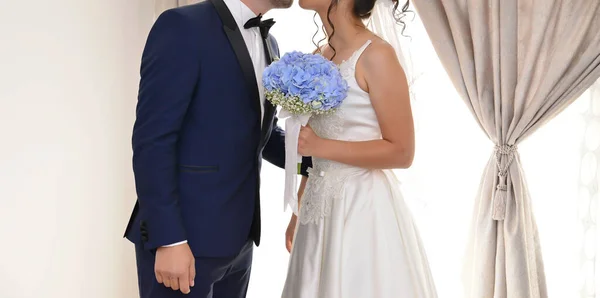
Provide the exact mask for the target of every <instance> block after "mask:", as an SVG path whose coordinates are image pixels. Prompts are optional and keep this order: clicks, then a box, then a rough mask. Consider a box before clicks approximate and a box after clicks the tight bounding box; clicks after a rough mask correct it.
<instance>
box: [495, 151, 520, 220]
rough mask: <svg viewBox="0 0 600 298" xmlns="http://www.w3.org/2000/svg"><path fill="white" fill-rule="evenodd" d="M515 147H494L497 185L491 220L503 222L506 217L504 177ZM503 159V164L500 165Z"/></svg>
mask: <svg viewBox="0 0 600 298" xmlns="http://www.w3.org/2000/svg"><path fill="white" fill-rule="evenodd" d="M516 151H517V146H516V145H496V148H495V150H494V154H495V156H496V167H497V168H498V184H497V185H496V191H495V193H494V209H493V211H492V219H494V220H504V216H505V215H506V200H507V191H508V187H507V183H506V176H507V175H508V168H509V167H510V164H511V163H512V162H513V160H514V159H515V152H516ZM503 157H504V158H505V159H504V164H503V163H502V161H503Z"/></svg>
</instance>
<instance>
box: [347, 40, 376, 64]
mask: <svg viewBox="0 0 600 298" xmlns="http://www.w3.org/2000/svg"><path fill="white" fill-rule="evenodd" d="M369 45H371V40H370V39H369V40H367V42H365V44H364V45H363V46H362V47H360V48H359V49H358V50H356V52H354V55H352V62H351V63H352V68H356V64H357V63H358V59H360V56H362V54H363V53H364V51H365V50H366V49H367V48H368V47H369Z"/></svg>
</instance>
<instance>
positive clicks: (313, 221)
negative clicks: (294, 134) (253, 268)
mask: <svg viewBox="0 0 600 298" xmlns="http://www.w3.org/2000/svg"><path fill="white" fill-rule="evenodd" d="M331 1H332V0H300V5H301V6H302V7H303V8H305V9H312V10H315V11H316V12H317V13H318V14H319V15H320V17H321V19H322V20H323V23H324V24H325V29H326V31H327V35H328V36H329V40H328V45H326V46H325V47H323V48H322V49H321V50H320V52H321V54H323V55H324V56H325V57H327V58H330V59H331V60H332V61H333V62H334V63H336V64H338V65H339V67H340V70H341V73H342V75H343V76H344V78H345V79H346V80H347V82H348V85H349V91H348V97H347V98H346V99H345V100H344V102H343V103H342V106H341V107H340V109H339V110H338V111H337V112H336V113H335V114H333V115H324V116H314V117H313V118H311V120H310V122H309V125H308V126H307V127H305V128H303V129H302V131H301V133H300V139H299V146H298V151H299V153H300V154H302V155H305V156H312V157H313V168H312V169H310V172H309V178H308V179H306V178H305V179H303V180H302V183H301V187H300V195H299V198H301V199H300V202H299V205H300V211H299V215H298V217H296V215H293V217H292V219H291V221H290V225H289V226H288V232H287V233H286V240H287V246H288V250H291V256H290V262H289V268H288V274H287V279H286V283H285V287H284V290H283V294H282V297H283V298H432V297H437V294H436V290H435V286H434V283H433V279H432V276H431V272H430V269H429V264H428V261H427V257H426V254H425V250H424V249H423V245H422V243H421V240H420V238H419V233H418V231H417V228H416V227H415V224H414V223H413V220H412V216H411V213H410V211H409V209H408V207H407V206H406V204H405V203H404V200H403V198H402V194H401V193H400V190H399V182H398V181H397V179H396V177H395V176H394V174H393V173H392V171H391V170H389V169H394V168H408V167H409V166H410V165H411V163H412V160H413V155H414V129H413V120H412V113H411V108H410V98H409V92H408V84H407V80H406V77H405V74H404V71H403V70H402V67H401V65H400V63H399V62H398V58H397V57H396V53H395V52H394V49H393V48H392V47H391V46H390V45H389V44H388V43H386V42H385V41H383V40H382V39H380V38H379V37H377V36H376V35H374V34H373V33H372V32H371V31H369V30H367V29H366V27H365V26H364V25H363V22H362V20H361V19H364V18H367V17H368V16H369V14H370V12H371V10H372V9H373V6H374V4H375V0H339V1H338V0H333V2H331ZM377 1H391V0H377ZM397 8H398V5H394V12H396V9H397ZM406 9H407V6H405V7H402V8H400V11H399V12H400V13H404V12H406ZM389 13H390V14H391V13H393V12H392V11H390V12H389ZM400 15H401V14H395V16H397V17H398V16H400ZM398 21H399V22H401V20H398ZM334 29H335V30H334ZM302 193H303V195H302ZM292 239H293V244H292Z"/></svg>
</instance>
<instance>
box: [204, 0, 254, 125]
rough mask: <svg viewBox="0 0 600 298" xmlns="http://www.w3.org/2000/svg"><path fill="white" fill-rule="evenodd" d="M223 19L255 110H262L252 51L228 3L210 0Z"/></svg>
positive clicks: (220, 0)
mask: <svg viewBox="0 0 600 298" xmlns="http://www.w3.org/2000/svg"><path fill="white" fill-rule="evenodd" d="M210 1H211V3H212V4H213V6H214V7H215V9H216V10H217V13H218V14H219V17H220V18H221V21H222V22H223V30H224V31H225V34H226V35H227V38H228V39H229V43H230V44H231V47H232V48H233V51H234V52H235V56H236V57H237V60H238V62H239V64H240V68H241V69H242V73H243V74H244V81H245V82H246V87H247V88H248V91H249V92H250V99H251V100H252V101H253V105H252V106H253V107H254V109H255V112H257V113H259V115H260V112H261V108H260V96H259V93H258V86H257V84H256V75H255V74H254V65H253V64H252V58H250V53H249V52H248V48H247V47H246V43H245V42H244V38H243V37H242V33H241V32H240V30H239V28H238V26H237V23H236V22H235V19H234V18H233V15H231V12H230V11H229V9H228V8H227V5H226V4H225V2H223V0H210Z"/></svg>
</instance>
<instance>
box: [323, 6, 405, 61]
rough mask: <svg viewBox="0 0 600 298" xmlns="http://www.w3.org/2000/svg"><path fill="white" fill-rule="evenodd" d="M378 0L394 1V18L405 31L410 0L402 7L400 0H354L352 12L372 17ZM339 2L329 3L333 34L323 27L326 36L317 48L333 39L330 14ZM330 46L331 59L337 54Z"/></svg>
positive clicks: (360, 15) (356, 15)
mask: <svg viewBox="0 0 600 298" xmlns="http://www.w3.org/2000/svg"><path fill="white" fill-rule="evenodd" d="M376 1H392V2H393V3H394V8H393V10H392V12H391V13H392V14H393V15H394V19H395V20H396V23H398V25H400V26H401V27H402V30H401V31H402V32H404V29H405V28H406V23H405V22H404V21H403V20H402V19H403V18H404V17H405V16H406V14H407V13H408V12H409V10H408V8H409V6H410V0H406V2H405V3H404V5H402V7H400V2H399V1H400V0H353V2H354V6H353V8H352V14H353V15H354V16H355V17H357V18H360V19H362V20H366V19H368V18H370V17H371V13H372V12H373V8H374V7H375V2H376ZM338 2H339V0H331V4H329V8H328V9H327V22H328V23H329V26H331V35H330V36H327V33H326V32H325V30H324V28H322V30H323V32H325V38H324V39H322V40H320V41H319V42H317V43H315V46H317V49H319V50H320V48H319V46H318V45H319V43H321V42H322V41H324V40H325V39H328V40H331V38H332V37H333V36H334V35H335V26H334V25H333V22H332V21H331V17H330V14H331V11H332V10H333V9H334V8H335V7H336V5H337V3H338ZM315 17H316V14H315ZM315 25H317V22H316V20H315ZM318 33H319V31H318V29H317V32H316V33H315V35H314V36H313V40H314V37H316V36H317V34H318ZM329 47H330V48H331V49H332V50H333V56H331V58H330V60H333V58H334V57H335V55H336V50H335V48H334V47H333V46H332V45H331V43H329Z"/></svg>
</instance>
